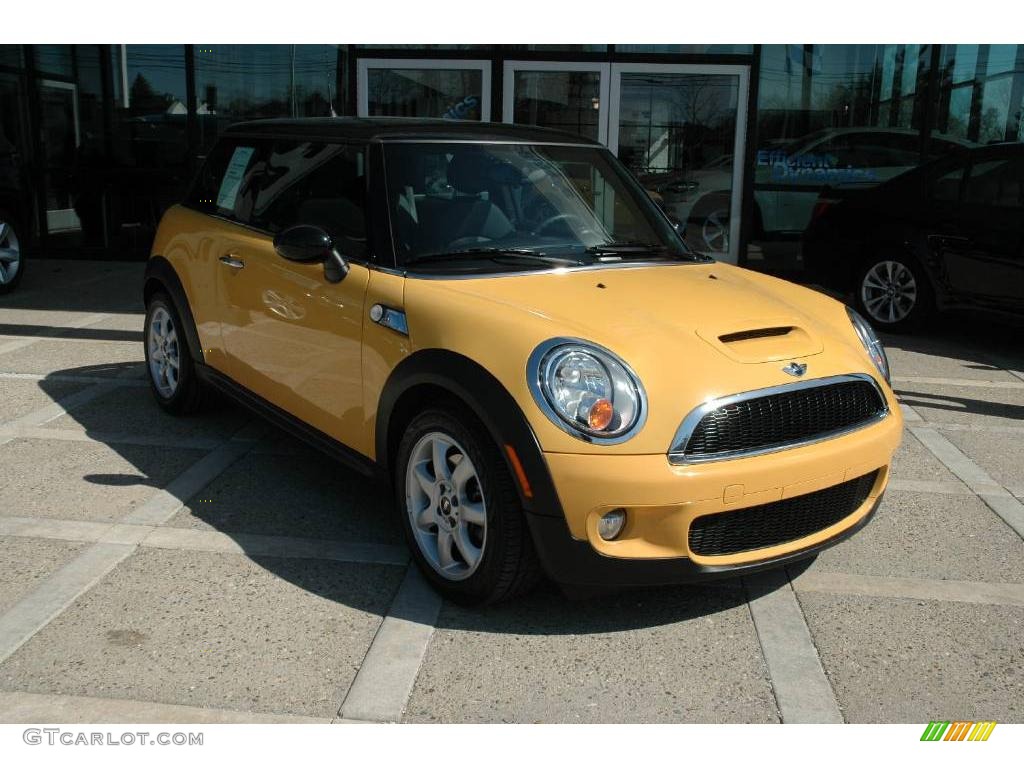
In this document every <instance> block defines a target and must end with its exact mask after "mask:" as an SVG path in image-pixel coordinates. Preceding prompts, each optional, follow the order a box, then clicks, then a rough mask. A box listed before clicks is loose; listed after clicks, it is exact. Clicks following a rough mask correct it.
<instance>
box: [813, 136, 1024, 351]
mask: <svg viewBox="0 0 1024 768" xmlns="http://www.w3.org/2000/svg"><path fill="white" fill-rule="evenodd" d="M803 252H804V259H805V265H806V269H807V277H808V280H809V281H810V282H814V283H818V284H820V285H822V286H824V287H826V288H831V289H834V290H837V291H841V292H845V293H851V292H852V293H853V296H854V300H855V303H856V305H857V308H858V309H859V310H860V311H861V313H862V314H864V315H865V316H867V317H868V318H870V319H871V321H872V323H873V324H874V325H875V326H876V327H877V328H879V329H880V330H889V331H905V330H912V329H914V328H916V327H919V326H920V324H921V323H922V321H924V320H925V319H926V318H927V317H928V315H929V314H930V313H931V312H932V311H934V310H942V309H948V308H954V307H957V308H959V307H966V308H973V309H984V310H989V311H994V312H999V313H1012V314H1018V315H1024V144H997V145H989V146H985V147H980V148H978V149H972V150H969V151H964V152H962V153H957V154H954V155H950V156H947V157H943V158H940V159H938V160H936V161H934V162H931V163H928V164H926V165H923V166H921V167H919V168H916V169H914V170H912V171H909V172H908V173H905V174H903V175H901V176H899V177H897V178H895V179H892V180H891V181H889V182H887V183H885V184H881V185H879V186H877V187H874V188H872V189H869V190H859V191H858V190H851V191H849V192H846V193H844V192H843V191H842V190H838V189H837V190H829V191H827V192H825V193H823V194H822V196H821V198H820V199H819V201H818V205H817V206H816V208H815V214H814V218H813V219H812V222H811V225H810V226H809V227H808V229H807V232H806V233H805V235H804V251H803Z"/></svg>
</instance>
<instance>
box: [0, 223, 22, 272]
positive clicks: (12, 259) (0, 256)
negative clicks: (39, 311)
mask: <svg viewBox="0 0 1024 768" xmlns="http://www.w3.org/2000/svg"><path fill="white" fill-rule="evenodd" d="M21 272H22V247H21V241H20V240H19V239H18V231H17V227H16V226H15V223H14V220H13V219H12V218H11V217H9V216H8V215H7V214H6V213H5V212H4V211H0V292H4V291H9V290H11V289H12V288H14V286H15V285H17V283H18V281H19V280H20V279H21Z"/></svg>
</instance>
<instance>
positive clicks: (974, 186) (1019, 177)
mask: <svg viewBox="0 0 1024 768" xmlns="http://www.w3.org/2000/svg"><path fill="white" fill-rule="evenodd" d="M964 203H966V204H969V205H982V206H987V207H991V208H1019V207H1021V206H1022V205H1024V160H1021V159H1018V158H1008V159H999V160H982V161H981V162H978V163H976V164H975V165H974V166H972V167H971V173H970V176H969V177H968V178H967V188H966V190H965V191H964Z"/></svg>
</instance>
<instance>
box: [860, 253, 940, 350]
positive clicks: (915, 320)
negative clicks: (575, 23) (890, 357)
mask: <svg viewBox="0 0 1024 768" xmlns="http://www.w3.org/2000/svg"><path fill="white" fill-rule="evenodd" d="M855 290H856V302H857V308H858V309H859V310H860V311H861V313H862V314H864V315H865V316H866V317H867V318H868V319H869V320H870V321H871V324H872V325H874V326H875V327H876V328H877V329H878V330H881V331H890V332H894V333H899V332H903V331H910V330H914V329H916V328H919V327H920V326H921V325H922V323H923V322H924V321H925V320H926V319H927V317H928V315H929V314H930V313H931V311H932V307H933V299H932V292H931V286H930V285H929V283H928V278H927V276H925V274H924V273H923V271H922V270H921V268H920V267H919V266H918V265H917V262H915V261H914V260H913V259H910V258H907V257H906V256H903V255H892V256H889V255H885V256H877V257H874V258H870V259H868V260H866V261H865V262H864V265H863V266H862V268H861V270H860V272H859V273H858V277H857V285H856V289H855Z"/></svg>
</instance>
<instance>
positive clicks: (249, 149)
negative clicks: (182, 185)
mask: <svg viewBox="0 0 1024 768" xmlns="http://www.w3.org/2000/svg"><path fill="white" fill-rule="evenodd" d="M265 154H266V143H265V142H256V141H251V140H235V139H228V140H225V141H220V142H218V143H217V145H216V146H215V147H214V148H213V151H211V152H210V155H209V157H207V159H206V162H205V163H204V164H203V167H202V168H201V169H200V171H199V174H198V175H197V176H196V179H195V182H194V183H193V185H192V189H191V190H189V193H188V195H187V197H186V199H185V202H186V205H188V206H189V207H190V208H195V209H196V210H198V211H201V212H203V213H208V214H213V215H217V216H223V217H224V218H227V219H232V220H234V221H237V222H239V223H242V224H246V223H248V221H249V215H250V212H251V211H252V207H253V203H254V201H255V199H256V194H257V191H258V189H259V179H258V176H259V173H260V171H261V170H262V169H263V164H262V158H263V156H264V155H265Z"/></svg>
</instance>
